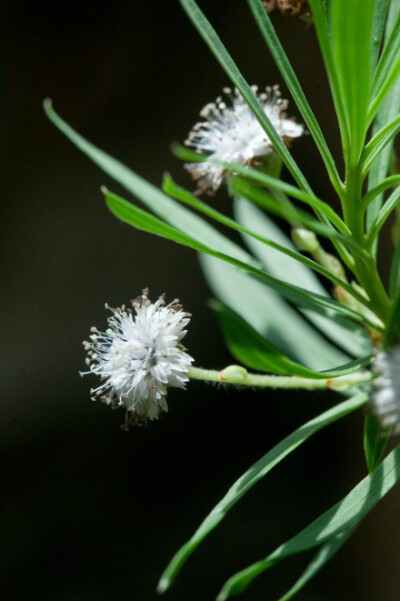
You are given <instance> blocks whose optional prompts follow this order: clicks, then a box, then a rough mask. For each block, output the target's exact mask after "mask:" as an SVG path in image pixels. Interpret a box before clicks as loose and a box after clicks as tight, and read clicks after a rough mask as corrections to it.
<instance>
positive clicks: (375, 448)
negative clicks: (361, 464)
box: [364, 413, 390, 474]
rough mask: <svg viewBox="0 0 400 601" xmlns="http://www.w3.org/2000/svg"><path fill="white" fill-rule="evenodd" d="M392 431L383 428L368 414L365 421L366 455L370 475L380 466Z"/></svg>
mask: <svg viewBox="0 0 400 601" xmlns="http://www.w3.org/2000/svg"><path fill="white" fill-rule="evenodd" d="M389 435H390V429H387V428H386V429H383V428H381V426H380V424H379V422H378V420H377V419H376V418H375V417H374V416H373V415H371V414H370V413H368V414H367V415H366V416H365V419H364V453H365V460H366V462H367V468H368V471H369V473H370V474H372V472H373V471H374V470H375V468H376V467H377V466H378V465H379V462H380V460H381V459H382V457H383V453H384V452H385V448H386V445H387V443H388V440H389Z"/></svg>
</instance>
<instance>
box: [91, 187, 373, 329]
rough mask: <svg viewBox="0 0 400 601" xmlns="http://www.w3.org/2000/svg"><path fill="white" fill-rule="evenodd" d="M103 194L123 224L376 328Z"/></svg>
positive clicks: (333, 303)
mask: <svg viewBox="0 0 400 601" xmlns="http://www.w3.org/2000/svg"><path fill="white" fill-rule="evenodd" d="M102 191H103V194H104V195H105V198H106V202H107V206H108V208H109V209H110V211H111V212H112V213H113V214H114V215H115V216H116V217H118V218H119V219H121V220H122V221H125V222H126V223H129V224H130V225H132V226H133V227H136V228H137V229H139V230H142V231H145V232H148V233H151V234H155V235H157V236H160V237H162V238H166V239H167V240H173V241H174V242H177V243H178V244H182V245H184V246H188V247H189V248H192V249H194V250H198V251H200V252H204V253H207V254H210V255H212V256H214V257H217V258H219V259H222V260H223V261H227V262H228V263H231V264H232V265H236V266H237V267H240V268H241V269H244V270H246V271H248V272H249V273H252V274H253V275H255V276H257V277H259V278H261V279H263V280H264V281H266V282H268V284H269V285H270V286H271V287H272V288H274V289H275V290H278V291H279V292H280V293H281V294H282V295H283V296H285V297H288V298H289V299H290V300H292V301H293V302H295V303H299V304H302V305H305V306H308V307H309V308H312V309H313V310H315V311H321V312H322V313H323V314H325V315H332V317H333V316H334V314H335V312H337V313H340V314H342V315H344V316H346V317H349V318H350V319H354V320H355V321H358V322H360V323H366V324H368V325H371V326H372V324H371V323H370V322H369V320H368V319H367V318H366V317H365V316H363V315H360V314H358V313H355V312H354V311H352V310H351V309H348V308H346V307H344V306H343V305H340V304H339V303H337V302H336V301H333V300H331V299H330V298H328V297H324V296H320V295H317V294H314V293H311V292H309V291H308V290H304V289H303V288H300V287H298V286H291V285H289V284H286V283H285V282H282V281H281V280H279V278H275V277H273V276H271V275H270V274H268V273H266V272H265V271H262V270H261V269H258V268H257V267H254V266H253V265H249V264H246V263H244V262H243V261H240V260H238V259H236V258H234V257H232V256H230V255H226V254H224V253H221V252H218V251H215V250H213V249H212V248H210V247H208V246H206V245H205V244H203V243H201V242H199V241H198V240H196V239H195V238H192V237H190V236H188V235H186V234H184V233H182V232H180V231H179V230H177V229H176V228H173V227H172V226H169V225H167V224H166V223H164V222H162V221H160V220H159V219H157V218H156V217H153V216H152V215H150V214H149V213H146V212H145V211H142V210H141V209H139V208H137V207H135V206H134V205H132V204H131V203H129V202H127V201H126V200H124V199H123V198H121V197H119V196H117V195H116V194H113V193H111V192H109V191H108V190H106V189H105V188H103V190H102ZM374 327H375V326H374Z"/></svg>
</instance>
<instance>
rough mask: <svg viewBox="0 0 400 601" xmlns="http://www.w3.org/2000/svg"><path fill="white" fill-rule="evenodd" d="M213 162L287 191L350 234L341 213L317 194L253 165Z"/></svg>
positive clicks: (286, 192) (260, 182) (233, 171)
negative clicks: (292, 184) (272, 175)
mask: <svg viewBox="0 0 400 601" xmlns="http://www.w3.org/2000/svg"><path fill="white" fill-rule="evenodd" d="M210 162H212V163H214V162H215V163H216V164H220V165H222V166H223V167H224V169H226V170H227V171H231V172H232V173H235V174H239V175H241V176H243V177H245V178H246V179H249V180H251V181H253V182H257V183H259V184H262V185H263V186H266V187H267V188H272V189H275V190H281V191H282V192H285V194H287V195H288V196H290V197H292V198H296V199H297V200H300V201H301V202H304V203H306V204H308V205H309V206H310V207H312V208H313V209H314V210H315V211H317V212H319V213H321V214H322V215H324V216H325V217H326V219H328V220H329V221H330V222H331V223H332V224H333V225H334V226H335V227H337V229H338V230H339V231H340V232H341V233H342V234H344V235H349V236H350V230H349V229H348V227H347V226H346V224H345V223H344V222H343V221H342V219H340V217H339V215H338V214H337V213H336V212H335V211H334V210H333V209H332V207H331V206H329V205H328V203H326V202H324V201H323V200H320V199H319V198H317V197H316V196H314V195H312V194H309V193H308V192H304V191H303V190H299V189H298V188H296V187H295V186H291V185H290V184H287V183H286V182H283V181H282V180H280V179H278V178H276V177H271V176H270V175H268V174H267V173H263V172H262V171H259V170H257V169H253V168H252V167H247V166H243V165H238V164H236V163H222V162H220V161H210Z"/></svg>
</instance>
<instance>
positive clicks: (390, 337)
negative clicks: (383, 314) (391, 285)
mask: <svg viewBox="0 0 400 601" xmlns="http://www.w3.org/2000/svg"><path fill="white" fill-rule="evenodd" d="M399 342H400V293H397V296H396V297H395V298H394V299H393V304H392V309H391V313H390V316H389V321H388V325H387V331H386V335H385V338H384V344H383V347H384V349H388V348H390V347H391V346H393V345H394V344H398V343H399Z"/></svg>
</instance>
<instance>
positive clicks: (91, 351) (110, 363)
mask: <svg viewBox="0 0 400 601" xmlns="http://www.w3.org/2000/svg"><path fill="white" fill-rule="evenodd" d="M131 304H132V306H133V310H132V309H131V308H126V307H125V306H124V305H123V306H122V307H121V308H119V307H118V308H116V309H111V308H110V310H111V312H112V315H111V317H109V318H108V326H109V327H108V329H107V330H106V332H99V331H98V330H97V328H91V332H92V335H91V336H90V341H89V342H87V341H85V342H84V343H83V344H84V347H85V350H86V351H87V352H88V358H87V360H86V361H87V363H88V365H89V367H90V371H88V372H84V374H88V373H94V374H96V375H98V376H99V377H100V378H101V380H102V384H100V386H98V387H97V388H95V389H92V390H91V393H92V395H93V396H92V399H93V400H96V399H97V398H100V399H101V400H102V401H103V402H105V403H107V404H108V405H111V406H112V407H118V406H124V407H125V408H126V409H127V424H137V423H143V422H145V421H146V420H147V419H149V420H153V419H157V418H158V417H159V414H160V412H161V411H167V410H168V406H167V402H166V398H165V397H166V393H167V389H168V387H169V386H175V387H178V388H184V387H185V382H187V380H188V377H187V371H188V369H189V366H190V364H191V362H192V361H193V359H192V358H191V357H190V356H189V355H188V354H187V353H186V352H185V349H184V347H183V346H182V345H181V340H182V338H183V337H184V336H185V334H186V330H185V329H184V328H185V326H187V324H188V323H189V321H190V314H188V313H185V312H183V311H182V306H181V305H180V304H179V301H178V300H177V299H176V300H174V301H172V302H171V303H169V304H168V305H166V304H165V300H164V296H161V297H160V298H159V299H158V300H157V301H156V302H155V303H152V302H151V301H150V300H149V298H148V290H147V289H145V290H143V294H142V295H141V296H139V297H138V298H136V299H135V300H133V301H131ZM106 307H107V308H109V307H108V306H107V305H106ZM84 374H82V375H84Z"/></svg>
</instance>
